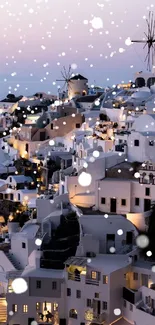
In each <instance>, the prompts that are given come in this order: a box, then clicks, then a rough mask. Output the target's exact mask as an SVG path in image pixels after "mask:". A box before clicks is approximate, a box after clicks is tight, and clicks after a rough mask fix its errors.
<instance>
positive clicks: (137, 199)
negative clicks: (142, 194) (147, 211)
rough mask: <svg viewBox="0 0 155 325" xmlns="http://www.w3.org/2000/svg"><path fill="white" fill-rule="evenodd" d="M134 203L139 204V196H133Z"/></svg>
mask: <svg viewBox="0 0 155 325" xmlns="http://www.w3.org/2000/svg"><path fill="white" fill-rule="evenodd" d="M135 205H136V206H139V197H135Z"/></svg>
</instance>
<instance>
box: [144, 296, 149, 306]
mask: <svg viewBox="0 0 155 325" xmlns="http://www.w3.org/2000/svg"><path fill="white" fill-rule="evenodd" d="M145 303H146V305H147V304H148V303H149V297H145Z"/></svg>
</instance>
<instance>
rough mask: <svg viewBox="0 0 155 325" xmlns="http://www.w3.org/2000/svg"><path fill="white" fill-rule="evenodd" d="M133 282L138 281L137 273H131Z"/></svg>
mask: <svg viewBox="0 0 155 325" xmlns="http://www.w3.org/2000/svg"><path fill="white" fill-rule="evenodd" d="M133 280H134V281H137V280H138V273H135V272H134V273H133Z"/></svg>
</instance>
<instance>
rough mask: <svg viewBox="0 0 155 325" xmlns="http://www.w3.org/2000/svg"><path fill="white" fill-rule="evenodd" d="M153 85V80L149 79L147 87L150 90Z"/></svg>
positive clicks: (154, 82)
mask: <svg viewBox="0 0 155 325" xmlns="http://www.w3.org/2000/svg"><path fill="white" fill-rule="evenodd" d="M154 84H155V78H154V77H153V78H149V79H148V80H147V87H148V88H150V87H151V86H153V85H154Z"/></svg>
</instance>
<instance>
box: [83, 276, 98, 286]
mask: <svg viewBox="0 0 155 325" xmlns="http://www.w3.org/2000/svg"><path fill="white" fill-rule="evenodd" d="M85 283H86V284H90V285H96V286H99V281H98V280H94V279H89V278H86V281H85Z"/></svg>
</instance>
